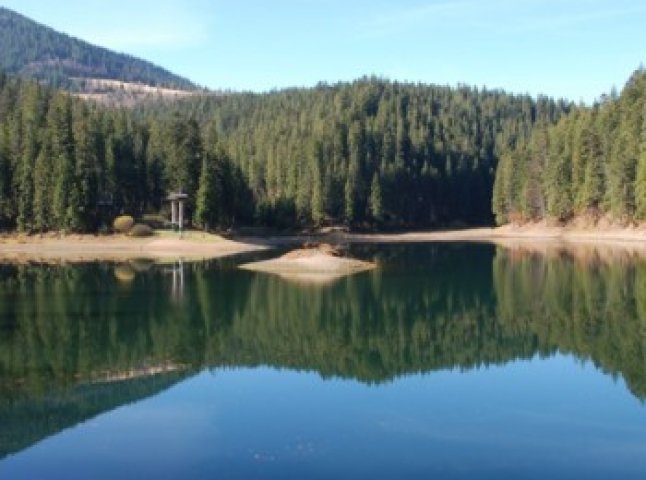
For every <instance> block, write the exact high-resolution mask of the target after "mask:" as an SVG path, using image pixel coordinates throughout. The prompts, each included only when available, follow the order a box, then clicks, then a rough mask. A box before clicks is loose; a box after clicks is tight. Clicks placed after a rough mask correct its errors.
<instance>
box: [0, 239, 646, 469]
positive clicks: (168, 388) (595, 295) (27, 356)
mask: <svg viewBox="0 0 646 480" xmlns="http://www.w3.org/2000/svg"><path fill="white" fill-rule="evenodd" d="M350 250H351V253H352V254H353V255H355V256H358V257H362V258H369V259H376V260H377V261H378V262H379V264H380V268H379V269H378V270H376V271H373V272H368V273H362V274H358V275H354V276H352V277H349V278H345V279H341V280H339V281H336V282H334V283H331V284H318V285H316V284H314V285H313V284H302V283H301V284H299V283H294V282H292V281H288V280H284V279H281V278H279V277H275V276H271V275H268V274H260V273H252V272H247V271H241V270H237V269H236V268H235V267H236V263H237V262H240V261H243V260H245V261H247V260H249V257H239V258H237V259H231V258H230V259H226V260H220V261H213V262H207V263H199V264H183V266H180V265H176V266H173V265H166V266H163V265H153V264H150V263H149V262H146V261H137V262H134V263H132V264H130V265H119V266H117V265H113V264H88V265H82V266H45V265H29V266H26V265H0V478H1V479H5V478H6V479H29V480H37V479H64V480H72V479H143V478H151V479H174V478H182V479H192V478H196V479H213V478H224V479H228V478H233V479H254V478H276V479H285V478H308V479H309V478H370V479H381V478H384V479H385V478H389V479H390V478H495V479H500V478H537V479H538V478H540V479H544V478H622V479H625V478H641V479H643V478H646V407H645V405H644V403H643V401H644V399H646V262H645V261H642V260H636V259H634V258H631V257H630V256H628V255H619V254H617V255H614V254H601V255H599V254H597V253H595V252H593V251H592V250H588V251H586V252H582V253H581V254H570V253H567V252H550V253H549V254H548V255H541V254H537V253H531V252H524V251H519V250H515V251H508V250H505V249H502V248H499V247H494V246H490V245H469V244H432V245H387V246H353V247H351V249H350Z"/></svg>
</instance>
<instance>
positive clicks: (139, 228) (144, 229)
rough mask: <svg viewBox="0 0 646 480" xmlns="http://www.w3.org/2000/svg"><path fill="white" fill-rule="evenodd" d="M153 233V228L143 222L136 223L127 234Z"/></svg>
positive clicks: (144, 234) (136, 235)
mask: <svg viewBox="0 0 646 480" xmlns="http://www.w3.org/2000/svg"><path fill="white" fill-rule="evenodd" d="M152 234H153V229H152V228H150V227H149V226H148V225H146V224H145V223H138V224H136V225H134V226H133V227H132V228H131V229H130V232H128V235H130V236H131V237H150V236H151V235H152Z"/></svg>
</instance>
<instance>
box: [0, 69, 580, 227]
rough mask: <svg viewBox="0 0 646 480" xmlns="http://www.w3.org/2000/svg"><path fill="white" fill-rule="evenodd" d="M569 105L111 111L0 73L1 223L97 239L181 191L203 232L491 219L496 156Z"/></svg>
mask: <svg viewBox="0 0 646 480" xmlns="http://www.w3.org/2000/svg"><path fill="white" fill-rule="evenodd" d="M568 108H569V106H568V105H567V104H564V103H557V102H554V101H552V100H549V99H547V98H539V99H538V100H537V101H534V100H532V99H531V98H529V97H524V96H522V97H516V96H512V95H507V94H505V93H502V92H498V91H493V92H490V91H486V90H478V89H474V88H468V87H459V88H457V89H452V88H448V87H434V86H423V85H413V84H398V83H392V82H387V81H383V80H379V79H374V78H370V79H362V80H359V81H356V82H354V83H350V84H347V83H341V84H337V85H333V86H328V85H320V86H318V87H316V88H313V89H298V90H285V91H280V92H273V93H268V94H258V95H252V94H232V95H228V96H224V97H220V96H209V95H203V96H199V97H193V98H190V99H185V100H183V101H179V102H177V103H175V104H168V103H149V104H147V105H145V106H142V107H139V108H138V109H136V110H129V109H109V108H105V107H100V106H98V105H94V104H92V103H88V102H83V101H81V100H80V99H74V98H72V97H70V96H68V95H66V94H64V93H61V92H59V91H55V90H52V89H50V88H48V87H43V86H40V85H38V84H36V83H32V82H29V81H22V80H17V79H8V78H7V77H5V76H3V77H2V78H1V79H0V225H2V226H4V227H5V228H14V227H15V228H17V229H19V230H22V231H27V232H39V231H46V230H67V231H94V230H96V229H97V228H98V227H99V226H100V225H101V224H102V223H105V222H106V220H107V219H109V217H111V216H113V215H116V214H119V213H130V214H134V215H139V214H141V213H144V212H157V211H158V210H159V209H160V208H161V207H162V205H163V199H164V198H165V195H166V194H167V192H168V191H169V190H180V189H181V190H183V191H184V192H186V193H188V195H189V198H190V201H189V204H188V214H189V216H190V217H191V218H193V220H194V221H195V224H196V225H199V226H202V227H208V228H225V227H230V226H232V225H240V224H249V223H255V224H258V225H265V226H272V227H294V226H312V225H322V224H331V223H346V224H348V225H351V226H355V227H364V226H365V227H368V226H379V227H422V226H441V225H449V224H458V223H459V224H486V223H490V222H491V221H492V216H491V207H490V205H491V191H492V184H493V178H494V171H495V168H496V165H497V162H498V156H499V155H500V153H501V152H505V151H507V150H508V149H509V147H510V146H513V145H515V144H516V142H518V141H519V140H522V139H524V138H526V137H528V136H529V134H530V132H531V131H532V128H533V127H534V125H535V124H536V123H537V122H538V123H540V124H551V123H553V122H555V121H556V120H557V119H558V118H560V117H561V116H562V115H563V114H564V113H565V112H567V110H568ZM205 169H206V170H205ZM205 184H206V185H205Z"/></svg>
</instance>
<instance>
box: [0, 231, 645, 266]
mask: <svg viewBox="0 0 646 480" xmlns="http://www.w3.org/2000/svg"><path fill="white" fill-rule="evenodd" d="M308 241H309V242H326V243H331V244H335V243H405V242H448V241H461V242H488V243H495V244H498V245H502V246H506V247H513V246H516V245H520V244H526V245H528V244H533V245H544V244H547V243H550V244H563V245H570V246H576V245H582V244H587V245H594V246H599V247H618V248H623V249H630V250H640V251H642V250H643V251H644V252H645V253H646V226H639V227H627V228H618V227H616V228H604V229H595V228H589V229H583V228H574V227H550V226H545V225H540V224H538V225H525V226H511V225H508V226H503V227H498V228H471V229H464V230H450V231H430V232H408V233H392V234H390V233H375V234H361V233H344V232H334V233H330V234H326V235H290V236H269V237H240V238H237V239H235V240H228V239H225V238H223V237H221V236H218V235H211V234H205V233H201V232H191V233H188V234H187V235H186V236H185V237H184V238H183V239H180V238H178V237H177V235H176V234H172V233H169V232H163V233H160V234H157V235H155V236H154V237H150V238H130V237H125V236H120V235H111V236H94V235H69V236H62V237H57V236H53V235H47V236H42V237H40V236H21V235H5V236H0V260H5V261H59V260H60V261H68V262H73V261H92V260H106V261H120V260H127V259H133V258H142V257H143V258H152V259H173V258H184V259H195V260H197V259H206V258H217V257H222V256H226V255H234V254H238V253H244V252H252V251H257V250H262V249H266V248H271V247H275V246H283V245H299V246H300V245H302V244H303V243H306V242H308Z"/></svg>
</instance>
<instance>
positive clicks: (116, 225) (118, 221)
mask: <svg viewBox="0 0 646 480" xmlns="http://www.w3.org/2000/svg"><path fill="white" fill-rule="evenodd" d="M134 224H135V219H134V218H132V217H131V216H130V215H121V216H119V217H117V218H115V219H114V222H112V229H113V230H114V231H115V232H118V233H128V232H129V231H130V229H131V228H132V226H133V225H134Z"/></svg>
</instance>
